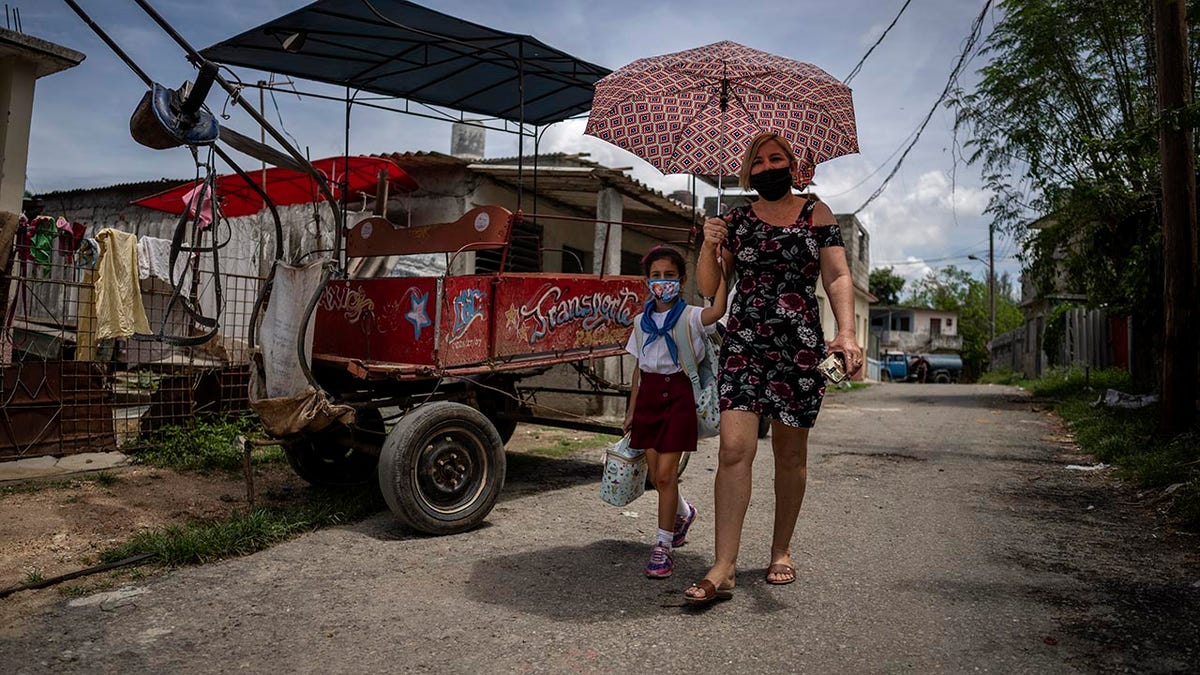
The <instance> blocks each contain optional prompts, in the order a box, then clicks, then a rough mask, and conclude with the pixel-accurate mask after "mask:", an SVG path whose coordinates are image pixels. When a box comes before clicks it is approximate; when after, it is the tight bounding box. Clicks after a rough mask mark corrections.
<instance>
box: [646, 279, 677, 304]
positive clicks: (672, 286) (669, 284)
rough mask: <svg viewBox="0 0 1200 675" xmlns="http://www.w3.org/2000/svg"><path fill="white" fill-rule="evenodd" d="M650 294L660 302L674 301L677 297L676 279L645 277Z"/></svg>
mask: <svg viewBox="0 0 1200 675" xmlns="http://www.w3.org/2000/svg"><path fill="white" fill-rule="evenodd" d="M646 281H647V283H648V284H649V286H650V295H651V296H653V297H654V299H656V300H659V301H661V302H675V298H678V297H679V280H678V279H647V280H646Z"/></svg>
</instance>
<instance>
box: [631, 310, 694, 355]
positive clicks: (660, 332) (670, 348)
mask: <svg viewBox="0 0 1200 675" xmlns="http://www.w3.org/2000/svg"><path fill="white" fill-rule="evenodd" d="M686 307H687V301H685V300H684V299H683V298H679V299H678V300H676V301H675V304H674V305H672V306H671V309H670V310H669V311H668V312H667V316H666V317H665V318H664V319H663V325H662V327H661V328H660V327H659V326H658V324H656V323H654V318H653V317H651V316H650V315H651V313H652V312H653V311H654V298H650V300H649V301H648V302H646V310H645V311H644V312H642V332H643V333H645V334H646V343H645V344H643V345H642V352H643V353H645V351H646V347H649V346H650V343H651V342H654V341H655V340H657V339H658V338H660V337H661V338H666V340H667V353H669V354H670V355H671V360H672V361H674V362H675V365H679V347H678V346H677V345H676V344H675V338H674V336H672V335H671V331H672V330H674V329H675V322H677V321H679V317H680V316H681V315H682V314H683V310H684V308H686ZM688 348H689V349H690V348H691V346H690V345H689V346H688Z"/></svg>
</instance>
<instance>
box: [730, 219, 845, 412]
mask: <svg viewBox="0 0 1200 675" xmlns="http://www.w3.org/2000/svg"><path fill="white" fill-rule="evenodd" d="M815 206H816V199H814V198H809V201H808V203H806V204H805V206H804V208H803V209H801V211H800V215H799V216H798V217H797V219H796V222H795V223H794V224H793V225H791V226H787V227H777V226H774V225H771V224H770V223H767V222H766V221H764V220H762V219H760V218H759V217H758V216H756V215H755V214H754V211H753V210H752V209H751V208H750V206H742V207H738V208H736V209H734V210H733V211H732V212H731V214H732V215H733V218H732V219H731V220H730V223H729V235H728V236H727V237H726V239H725V246H726V247H727V248H728V249H729V251H730V252H731V253H732V255H733V261H734V263H733V266H734V271H735V272H737V275H736V278H737V283H736V288H737V293H736V294H735V295H734V298H733V303H732V306H731V307H730V310H729V314H730V315H729V320H728V322H727V324H726V328H727V332H726V335H725V342H724V344H723V345H722V347H721V371H720V376H719V377H720V379H719V387H720V394H721V410H746V411H749V412H753V413H757V414H759V415H761V416H765V417H768V418H770V419H775V420H779V421H780V422H782V423H783V424H786V425H788V426H790V427H804V428H808V427H811V426H812V425H813V423H814V422H816V420H817V413H818V412H820V410H821V399H822V398H823V397H824V396H825V380H824V378H822V377H821V374H820V373H819V372H818V371H817V364H818V363H820V362H821V359H823V358H825V336H824V332H823V331H822V330H821V312H820V308H819V307H818V305H817V291H816V289H817V277H818V275H819V274H820V271H821V258H820V253H821V249H822V248H825V247H827V246H844V245H845V244H844V243H843V242H842V233H841V229H840V228H839V227H838V226H837V225H819V226H813V225H812V211H813V208H814V207H815Z"/></svg>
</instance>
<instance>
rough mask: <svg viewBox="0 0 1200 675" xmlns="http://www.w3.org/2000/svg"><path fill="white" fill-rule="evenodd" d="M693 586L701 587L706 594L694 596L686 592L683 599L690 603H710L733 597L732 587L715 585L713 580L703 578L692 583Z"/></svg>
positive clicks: (696, 604)
mask: <svg viewBox="0 0 1200 675" xmlns="http://www.w3.org/2000/svg"><path fill="white" fill-rule="evenodd" d="M691 588H699V589H700V591H701V592H703V593H704V595H697V596H693V595H688V594H687V593H686V592H685V593H684V594H683V599H684V600H685V601H686V602H687V603H688V604H689V605H695V606H703V605H710V604H712V603H714V602H717V601H718V600H728V599H730V598H732V597H733V589H732V588H717V587H716V586H715V585H713V582H711V581H709V580H708V579H701V580H700V582H699V583H696V584H692V585H691Z"/></svg>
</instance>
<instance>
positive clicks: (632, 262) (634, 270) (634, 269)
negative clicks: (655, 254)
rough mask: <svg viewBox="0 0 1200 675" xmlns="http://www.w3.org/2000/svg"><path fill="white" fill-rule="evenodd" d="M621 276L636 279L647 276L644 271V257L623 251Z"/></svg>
mask: <svg viewBox="0 0 1200 675" xmlns="http://www.w3.org/2000/svg"><path fill="white" fill-rule="evenodd" d="M621 274H628V275H630V276H634V277H640V276H645V274H646V273H645V272H644V271H643V270H642V256H640V255H638V254H637V253H631V252H629V251H621Z"/></svg>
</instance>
